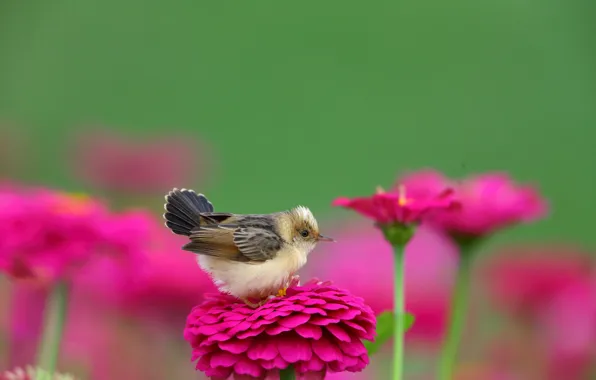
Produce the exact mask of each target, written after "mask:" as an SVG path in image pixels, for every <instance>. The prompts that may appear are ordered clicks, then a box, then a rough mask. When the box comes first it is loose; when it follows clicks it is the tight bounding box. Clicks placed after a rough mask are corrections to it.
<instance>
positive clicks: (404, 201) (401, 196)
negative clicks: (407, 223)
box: [397, 185, 412, 207]
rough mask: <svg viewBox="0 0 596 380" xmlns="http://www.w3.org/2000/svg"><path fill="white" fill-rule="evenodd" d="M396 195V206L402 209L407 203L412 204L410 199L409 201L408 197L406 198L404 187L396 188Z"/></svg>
mask: <svg viewBox="0 0 596 380" xmlns="http://www.w3.org/2000/svg"><path fill="white" fill-rule="evenodd" d="M397 194H398V198H397V204H398V205H399V206H400V207H404V206H406V205H407V204H408V203H410V202H412V199H409V198H408V197H406V187H405V186H404V185H399V186H398V187H397Z"/></svg>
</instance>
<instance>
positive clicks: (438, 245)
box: [302, 223, 457, 343]
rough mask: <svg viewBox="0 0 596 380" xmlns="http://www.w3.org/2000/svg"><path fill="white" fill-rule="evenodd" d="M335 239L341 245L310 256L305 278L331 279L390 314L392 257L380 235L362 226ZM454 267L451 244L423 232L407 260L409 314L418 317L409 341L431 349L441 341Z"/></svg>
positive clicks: (341, 230)
mask: <svg viewBox="0 0 596 380" xmlns="http://www.w3.org/2000/svg"><path fill="white" fill-rule="evenodd" d="M333 236H334V237H335V238H336V240H337V242H336V243H335V244H332V245H328V246H326V247H320V248H319V250H320V252H318V253H317V254H316V255H311V257H310V258H309V265H308V267H307V268H304V269H303V271H302V273H303V274H304V276H316V277H324V278H329V279H330V280H332V281H333V282H334V284H336V285H337V286H338V287H341V288H345V289H348V290H349V291H350V292H352V293H354V294H358V295H359V296H361V297H363V298H364V300H365V302H366V303H367V304H368V305H370V306H371V308H372V309H373V310H374V312H375V313H377V314H378V313H380V312H382V311H385V310H392V308H393V290H392V287H391V286H390V285H388V284H391V283H392V280H393V267H392V261H393V253H392V248H391V246H390V245H389V244H387V243H386V242H385V241H384V240H383V235H382V233H381V231H379V230H378V229H376V228H374V227H373V226H371V225H368V224H361V223H360V224H356V225H351V226H346V227H343V228H338V229H336V230H335V231H334V232H333ZM371 254H374V259H371ZM456 267H457V249H456V247H455V246H454V244H453V242H452V241H451V239H449V238H448V237H447V236H444V235H443V234H441V233H440V232H438V231H436V230H434V229H433V228H431V227H429V226H427V225H424V224H423V225H422V226H420V227H419V228H418V230H417V231H416V234H415V235H414V237H413V238H412V240H411V241H410V243H409V244H408V246H407V247H406V255H405V273H406V276H405V292H406V297H405V300H406V311H408V312H410V313H412V314H413V315H414V316H415V317H416V321H415V323H414V325H413V326H412V327H411V328H410V330H408V332H407V333H406V339H409V340H413V341H419V342H431V343H434V342H436V341H437V340H438V339H440V337H441V335H442V333H443V330H444V327H445V323H446V317H447V311H448V307H449V298H450V296H451V286H452V284H453V275H454V273H455V270H456ZM354 279H359V280H358V281H355V280H354Z"/></svg>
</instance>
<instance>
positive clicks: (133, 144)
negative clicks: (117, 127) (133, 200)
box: [72, 132, 210, 193]
mask: <svg viewBox="0 0 596 380" xmlns="http://www.w3.org/2000/svg"><path fill="white" fill-rule="evenodd" d="M206 149H207V147H206V146H205V145H204V144H201V143H200V142H198V141H193V140H192V139H190V138H188V137H172V136H160V137H159V138H155V139H153V140H140V139H139V138H126V137H124V136H120V135H117V134H115V133H108V132H89V133H87V134H85V135H82V136H81V137H79V139H78V140H77V142H76V150H75V152H74V155H75V157H74V158H73V159H72V161H73V163H74V164H75V165H76V167H75V171H76V173H77V174H78V176H79V177H80V178H81V179H82V180H84V181H85V182H86V183H88V184H90V185H91V186H94V187H97V188H100V189H105V190H109V191H117V192H133V193H157V192H162V191H163V190H164V189H171V188H172V187H175V186H180V184H184V183H187V184H188V183H191V182H193V181H194V180H196V179H197V176H199V177H202V176H204V172H205V170H206V169H207V160H208V158H209V157H210V154H209V152H205V150H206Z"/></svg>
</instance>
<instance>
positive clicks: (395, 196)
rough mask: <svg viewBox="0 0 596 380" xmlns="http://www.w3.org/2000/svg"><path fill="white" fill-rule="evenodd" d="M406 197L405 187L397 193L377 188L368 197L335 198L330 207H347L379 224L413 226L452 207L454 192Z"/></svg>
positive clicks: (444, 189)
mask: <svg viewBox="0 0 596 380" xmlns="http://www.w3.org/2000/svg"><path fill="white" fill-rule="evenodd" d="M407 195H408V194H406V190H405V188H400V189H399V191H396V192H385V191H384V190H382V189H379V190H378V191H377V193H375V194H373V195H372V196H370V197H358V198H352V199H350V198H345V197H340V198H337V199H336V200H334V201H333V206H341V207H345V208H350V209H352V210H354V211H356V212H358V213H360V214H362V215H364V216H365V217H367V218H370V219H373V220H374V221H376V222H377V223H379V224H392V223H402V224H409V223H416V222H420V221H421V219H422V217H423V216H424V215H425V214H428V213H431V212H433V211H436V210H445V209H450V208H452V207H453V206H455V202H454V201H453V191H452V190H450V189H448V188H446V187H444V188H443V189H440V190H438V191H436V192H429V194H426V195H427V196H425V197H419V198H410V197H408V196H407Z"/></svg>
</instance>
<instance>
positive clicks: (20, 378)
mask: <svg viewBox="0 0 596 380" xmlns="http://www.w3.org/2000/svg"><path fill="white" fill-rule="evenodd" d="M40 379H43V380H75V378H74V377H73V376H71V375H63V374H58V373H54V375H53V376H52V375H51V374H50V373H48V372H47V371H44V370H43V369H41V368H37V367H32V366H27V367H25V368H15V369H13V370H11V371H5V372H2V373H0V380H40Z"/></svg>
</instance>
